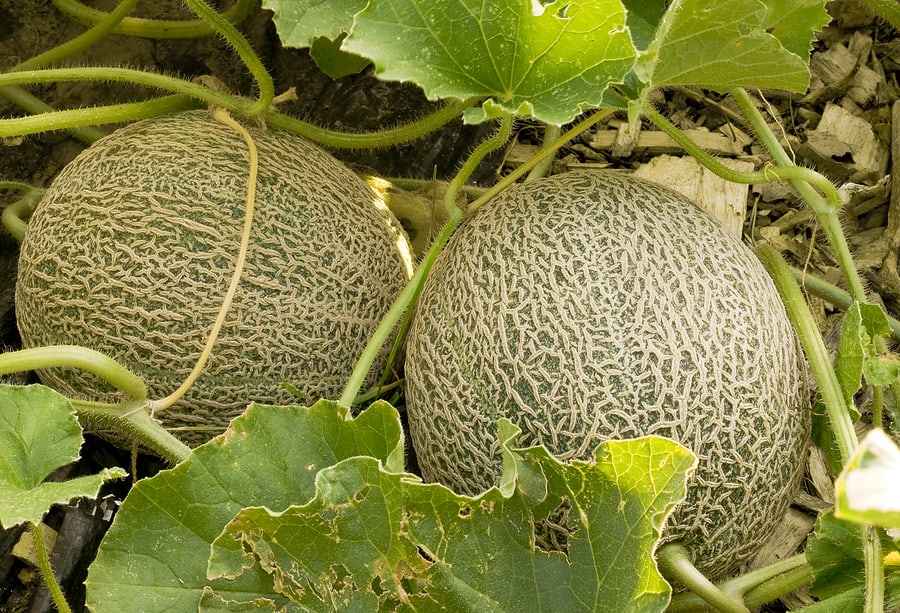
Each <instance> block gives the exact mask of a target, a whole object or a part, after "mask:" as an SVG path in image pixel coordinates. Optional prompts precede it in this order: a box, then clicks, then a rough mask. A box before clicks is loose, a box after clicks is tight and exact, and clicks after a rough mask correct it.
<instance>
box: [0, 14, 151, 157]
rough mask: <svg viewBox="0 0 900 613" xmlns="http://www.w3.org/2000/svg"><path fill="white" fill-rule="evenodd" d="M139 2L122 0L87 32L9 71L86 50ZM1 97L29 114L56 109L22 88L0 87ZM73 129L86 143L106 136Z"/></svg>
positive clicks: (96, 132)
mask: <svg viewBox="0 0 900 613" xmlns="http://www.w3.org/2000/svg"><path fill="white" fill-rule="evenodd" d="M137 2H138V0H123V1H122V2H121V3H120V4H119V5H118V6H117V7H116V8H115V10H113V11H112V12H111V13H109V14H108V15H105V16H104V18H103V19H101V20H99V21H98V22H97V23H96V24H94V25H93V26H92V27H91V28H90V29H88V30H87V31H86V32H84V33H82V34H81V35H79V36H76V37H75V38H73V39H72V40H70V41H67V42H65V43H63V44H61V45H58V46H56V47H54V48H52V49H48V50H47V51H45V52H44V53H41V54H39V55H36V56H35V57H33V58H31V59H28V60H25V61H24V62H21V63H19V64H17V65H16V66H13V67H12V68H11V69H10V71H11V72H15V71H21V70H34V69H37V68H42V67H44V66H49V65H51V64H54V63H56V62H61V61H62V60H64V59H66V58H68V57H71V56H73V55H75V54H77V53H80V52H82V51H84V50H85V49H87V48H89V47H91V46H93V45H95V44H96V43H97V42H99V41H100V40H102V39H103V38H104V37H105V36H106V35H107V34H109V33H110V32H112V31H113V30H114V29H115V27H116V26H117V25H118V24H119V23H120V22H121V21H122V19H124V18H125V17H126V15H128V13H130V12H131V10H132V9H133V8H134V6H135V5H136V4H137ZM0 96H3V97H4V98H6V99H7V100H9V101H10V102H12V103H13V104H16V105H18V106H19V107H20V108H23V109H25V110H27V111H29V112H30V113H48V112H52V111H53V110H54V109H53V107H51V106H50V105H49V104H47V103H45V102H44V101H43V100H41V99H40V98H38V97H37V96H34V95H33V94H31V93H30V92H28V91H26V90H24V89H22V88H21V87H15V86H9V87H0ZM70 131H71V132H72V134H73V136H75V137H76V138H78V139H79V140H81V141H83V142H87V143H91V142H94V141H95V140H98V139H100V138H102V137H103V136H104V134H103V132H100V131H99V130H95V129H93V128H87V127H84V126H81V127H74V128H72V129H71V130H70Z"/></svg>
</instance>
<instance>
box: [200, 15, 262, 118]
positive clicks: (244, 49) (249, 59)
mask: <svg viewBox="0 0 900 613" xmlns="http://www.w3.org/2000/svg"><path fill="white" fill-rule="evenodd" d="M185 3H186V4H187V5H188V6H189V7H191V10H193V11H194V12H195V13H196V14H197V16H198V17H200V18H201V19H202V20H203V21H205V22H206V23H208V24H209V25H210V27H212V28H213V29H214V30H215V31H216V32H217V33H218V34H221V35H222V37H223V38H224V39H225V40H226V41H228V44H229V45H231V47H232V49H234V50H235V52H237V54H238V56H239V57H240V58H241V61H242V62H244V65H245V66H246V67H247V69H248V70H249V71H250V74H251V75H253V79H254V80H255V81H256V86H257V87H258V88H259V97H258V98H257V100H256V102H254V103H253V104H251V105H250V106H249V107H248V108H247V109H246V114H247V116H249V117H259V116H260V115H262V114H264V113H266V112H267V111H268V110H269V107H271V106H272V100H273V99H274V98H275V82H274V81H273V80H272V75H271V74H269V71H268V70H266V67H265V65H263V63H262V60H260V59H259V56H258V55H257V54H256V52H255V51H254V50H253V47H251V46H250V43H249V42H248V41H247V39H246V38H244V35H243V34H241V33H240V32H239V31H238V29H237V28H236V27H234V24H232V23H231V22H230V21H228V20H227V19H225V18H224V17H222V15H220V14H219V13H218V12H216V11H215V10H213V8H212V7H211V6H209V5H208V4H207V3H206V2H204V1H203V0H185Z"/></svg>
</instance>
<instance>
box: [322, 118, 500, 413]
mask: <svg viewBox="0 0 900 613" xmlns="http://www.w3.org/2000/svg"><path fill="white" fill-rule="evenodd" d="M512 121H513V118H512V116H511V115H504V116H503V117H502V118H501V121H500V126H499V127H498V129H497V132H496V133H495V134H493V135H492V136H491V137H490V138H488V139H486V140H485V141H483V142H482V143H480V144H479V145H478V147H476V148H475V150H474V151H473V152H472V154H471V155H470V156H469V159H468V160H466V163H465V164H463V167H462V168H461V169H460V171H459V173H457V175H456V177H454V179H453V181H452V182H451V183H450V187H449V188H448V189H447V199H448V201H449V199H450V198H451V197H452V199H453V200H452V202H453V205H452V207H450V208H448V211H450V219H449V220H448V221H447V223H446V224H445V225H444V227H443V228H442V229H441V232H440V233H439V234H438V236H437V238H435V240H434V243H432V245H431V248H430V249H429V250H428V252H427V253H426V254H425V257H423V258H422V262H421V263H420V264H419V266H418V268H417V269H416V272H415V273H414V274H413V276H412V278H411V279H410V280H409V283H407V284H406V287H404V288H403V291H402V292H400V295H399V296H398V297H397V299H396V300H395V301H394V303H393V304H392V305H391V308H390V309H389V310H388V312H387V314H386V315H385V316H384V317H383V318H382V320H381V322H380V323H379V324H378V327H377V328H376V329H375V332H374V333H373V334H372V336H371V337H369V341H368V343H367V344H366V347H365V348H364V349H363V352H362V355H360V357H359V360H357V362H356V366H355V367H354V369H353V372H352V373H351V375H350V378H349V380H348V381H347V384H346V386H345V387H344V391H343V393H342V394H341V397H340V398H339V399H338V403H339V404H340V405H342V406H345V407H350V406H351V405H352V404H353V403H354V402H355V401H356V398H357V396H358V395H359V390H360V388H362V385H363V383H364V382H365V379H366V377H367V376H368V373H369V369H370V368H371V367H372V363H373V362H374V361H375V359H376V358H377V357H378V354H379V352H380V351H381V347H382V345H384V343H385V342H387V339H388V337H389V336H390V335H391V332H392V331H393V330H394V327H395V326H396V325H397V322H399V321H400V319H401V318H402V317H403V316H404V314H405V313H407V311H408V310H409V309H411V308H412V306H413V305H414V304H415V300H416V298H417V297H418V295H419V293H420V292H421V291H422V286H423V285H424V283H425V279H426V278H427V277H428V273H429V272H430V271H431V267H432V266H433V265H434V262H435V260H437V256H438V254H439V253H440V251H441V249H442V248H443V246H444V245H445V244H446V243H447V241H448V240H450V237H451V236H452V235H453V231H454V230H456V228H457V226H459V224H460V223H462V220H463V219H464V217H465V215H464V212H463V211H462V210H461V209H460V208H459V207H458V206H456V195H457V194H459V189H460V187H461V185H462V184H463V183H465V182H466V181H467V180H468V178H469V176H471V174H472V172H473V171H474V169H475V168H476V167H477V166H478V164H479V163H480V162H481V160H483V159H484V157H485V156H486V155H487V154H488V153H490V152H491V151H494V150H496V149H497V148H498V147H501V146H502V145H503V143H505V142H506V141H507V140H509V135H510V133H511V131H512ZM451 194H452V196H451Z"/></svg>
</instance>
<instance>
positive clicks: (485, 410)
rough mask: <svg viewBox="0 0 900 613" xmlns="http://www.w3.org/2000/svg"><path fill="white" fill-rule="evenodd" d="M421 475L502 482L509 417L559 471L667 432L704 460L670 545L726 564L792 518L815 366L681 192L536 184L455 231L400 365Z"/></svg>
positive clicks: (627, 185) (705, 562) (621, 180)
mask: <svg viewBox="0 0 900 613" xmlns="http://www.w3.org/2000/svg"><path fill="white" fill-rule="evenodd" d="M406 376H407V382H406V385H407V388H406V401H407V410H408V418H409V428H410V434H411V436H412V441H413V445H414V447H415V450H416V454H417V457H418V461H419V465H420V468H421V470H422V473H423V476H424V477H425V478H426V479H428V480H431V481H438V482H442V483H444V484H446V485H448V486H451V487H452V488H454V489H455V490H457V491H459V492H462V493H468V494H474V493H476V492H478V491H480V490H482V489H484V488H487V487H490V486H491V485H494V484H496V483H497V477H498V476H499V474H500V470H501V456H500V449H499V444H498V440H497V420H498V419H499V418H501V417H506V418H508V419H510V420H512V422H513V423H515V424H516V425H518V426H519V427H520V428H521V429H522V435H521V437H520V439H519V440H518V443H519V444H521V446H528V445H533V444H544V445H546V446H547V447H548V449H549V450H550V451H551V452H553V453H555V454H557V456H558V457H560V458H561V459H563V460H568V459H581V460H586V459H588V458H589V457H590V456H591V455H592V453H593V451H594V450H595V448H596V447H597V445H598V444H600V443H601V442H602V441H605V440H608V439H629V438H635V437H639V436H643V435H651V434H654V435H660V436H666V437H669V438H672V439H674V440H676V441H678V442H680V443H682V444H684V445H685V446H686V447H688V448H690V449H691V450H692V451H693V452H694V453H695V454H696V455H697V456H698V458H699V465H698V468H697V471H696V473H695V474H694V476H693V477H692V480H691V482H690V486H689V493H688V495H687V499H686V501H685V502H684V503H683V505H682V506H681V507H679V509H678V510H677V512H676V513H675V514H674V515H673V517H672V518H670V520H669V523H668V527H667V530H666V538H668V539H677V538H682V539H684V540H685V541H686V543H687V544H688V546H689V549H691V550H692V552H693V554H694V556H695V562H696V563H697V565H698V567H699V568H700V569H701V570H704V571H706V572H707V573H709V574H711V575H712V576H716V577H719V576H722V575H723V574H725V573H727V572H729V571H731V570H732V569H734V568H735V567H736V565H738V564H740V563H741V562H742V561H743V560H745V559H746V558H747V557H748V556H749V555H750V554H751V553H752V552H753V551H755V550H756V549H757V547H758V545H759V544H760V542H761V540H762V539H764V538H765V537H766V536H767V535H768V534H769V533H770V531H771V529H772V528H773V527H774V526H775V525H776V524H777V523H778V522H779V521H780V520H781V519H782V518H783V516H784V514H785V512H786V509H787V506H788V504H789V502H790V501H791V499H792V495H793V493H794V492H795V488H796V487H797V485H798V483H799V480H800V478H801V475H802V471H803V466H804V454H805V449H806V447H807V443H808V436H809V427H810V426H809V412H808V407H807V392H806V387H805V369H804V367H803V363H802V360H801V357H800V352H799V350H798V345H797V341H796V338H795V335H794V334H793V332H792V329H791V326H790V323H789V321H788V318H787V315H786V313H785V310H784V308H783V305H782V303H781V301H780V299H779V296H778V294H777V292H776V290H775V287H774V285H773V283H772V282H771V279H770V278H769V277H768V276H767V274H766V272H765V270H764V269H763V268H762V266H761V265H760V264H759V262H758V260H756V258H755V256H754V255H753V254H752V252H751V251H750V250H749V249H747V248H746V247H745V246H744V245H743V244H741V243H740V241H738V240H736V239H734V238H732V237H731V236H730V235H728V234H727V233H726V232H725V231H724V230H723V229H722V228H721V227H720V226H719V225H718V224H717V222H716V221H715V220H713V219H712V218H711V217H709V216H708V215H707V214H706V213H705V212H703V211H702V210H700V209H699V208H698V207H696V206H695V205H694V204H693V203H691V202H690V201H688V200H686V199H685V198H684V197H682V196H680V195H679V194H677V193H675V192H673V191H671V190H668V189H666V188H663V187H660V186H657V185H655V184H652V183H649V182H646V181H642V180H638V179H635V178H633V177H630V176H628V175H624V174H620V173H617V172H612V171H605V172H598V171H578V172H571V173H566V174H561V175H557V176H553V177H551V178H547V179H542V180H538V181H534V182H531V183H526V184H524V185H521V186H517V187H515V188H513V189H510V190H508V191H506V192H504V193H502V194H501V195H500V196H498V197H497V198H496V199H494V200H493V201H492V202H491V203H489V204H488V205H486V206H484V207H483V208H481V209H480V210H478V211H477V212H476V213H474V214H473V215H472V216H471V217H470V218H469V219H467V220H466V221H465V222H464V224H463V225H462V226H460V228H459V229H458V230H457V232H456V234H455V235H454V236H453V238H452V239H451V241H450V242H449V243H448V245H447V246H446V248H445V250H444V251H443V252H442V253H441V255H440V257H439V258H438V260H437V262H436V263H435V266H434V268H433V270H432V272H431V275H430V276H429V278H428V280H427V282H426V284H425V287H424V290H423V292H422V295H421V297H420V300H419V303H418V306H417V308H416V311H415V316H414V320H413V324H412V326H411V329H410V334H409V341H408V345H407V362H406Z"/></svg>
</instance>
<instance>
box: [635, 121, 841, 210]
mask: <svg viewBox="0 0 900 613" xmlns="http://www.w3.org/2000/svg"><path fill="white" fill-rule="evenodd" d="M643 113H644V115H646V117H647V118H648V119H649V120H650V121H652V122H653V123H654V124H656V126H657V127H658V128H659V129H660V130H662V131H663V132H665V133H666V135H667V136H669V138H671V139H672V140H674V141H675V142H676V143H677V144H678V145H679V146H680V147H681V148H682V149H684V150H685V151H687V152H688V153H689V154H690V155H691V157H693V158H695V159H696V160H697V161H698V162H700V163H701V164H703V166H705V167H706V168H708V169H709V170H711V171H712V172H714V173H716V174H717V175H719V176H720V177H722V178H723V179H725V180H726V181H731V182H733V183H741V184H745V185H749V184H752V183H771V182H772V181H784V180H788V181H791V183H792V184H793V183H794V182H795V181H799V182H803V184H806V183H811V184H813V185H815V186H816V187H818V188H819V189H821V190H822V191H823V192H824V193H826V194H827V195H828V200H827V201H825V202H826V204H825V205H823V206H824V207H825V208H828V209H837V208H839V207H840V203H841V195H840V193H839V192H838V191H837V188H835V186H834V184H833V183H832V182H831V181H829V180H828V179H826V178H825V177H823V176H822V175H820V174H819V173H817V172H816V171H814V170H812V169H811V168H803V167H802V166H795V165H793V164H791V165H785V166H777V167H769V168H766V169H764V170H758V171H755V172H741V171H739V170H734V169H733V168H729V167H728V166H725V165H724V164H722V162H720V161H719V160H717V159H716V158H715V157H713V156H712V155H710V154H709V153H707V152H706V151H705V150H704V149H703V148H702V147H700V146H699V145H697V144H696V143H695V142H694V141H692V140H691V139H690V138H688V137H687V135H686V134H685V133H684V132H682V131H681V130H679V129H678V127H677V126H675V125H674V124H673V123H672V122H670V121H669V120H668V119H666V117H665V116H664V115H662V114H661V113H659V112H658V111H657V110H656V109H654V108H653V107H652V106H647V107H646V108H644V110H643ZM813 193H815V192H813ZM816 195H817V196H818V194H816ZM819 200H822V198H821V197H819Z"/></svg>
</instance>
